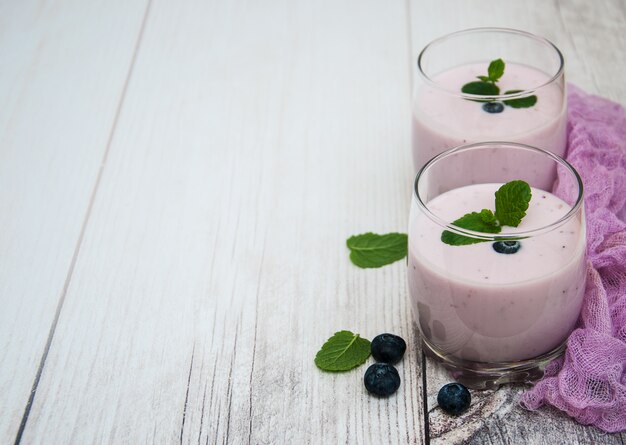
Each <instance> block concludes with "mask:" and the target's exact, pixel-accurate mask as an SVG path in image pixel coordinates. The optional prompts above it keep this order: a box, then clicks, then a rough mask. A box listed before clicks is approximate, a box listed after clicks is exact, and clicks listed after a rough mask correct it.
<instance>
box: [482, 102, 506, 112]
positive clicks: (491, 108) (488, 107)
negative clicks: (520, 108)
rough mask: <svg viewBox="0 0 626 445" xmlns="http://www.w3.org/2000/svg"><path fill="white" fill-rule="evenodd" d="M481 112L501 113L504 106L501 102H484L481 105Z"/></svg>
mask: <svg viewBox="0 0 626 445" xmlns="http://www.w3.org/2000/svg"><path fill="white" fill-rule="evenodd" d="M483 110H485V111H486V112H487V113H502V112H503V111H504V105H502V103H501V102H486V103H484V104H483Z"/></svg>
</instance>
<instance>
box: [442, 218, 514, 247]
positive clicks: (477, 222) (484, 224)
mask: <svg viewBox="0 0 626 445" xmlns="http://www.w3.org/2000/svg"><path fill="white" fill-rule="evenodd" d="M452 224H453V225H455V226H457V227H461V228H463V229H468V230H474V231H475V232H483V233H500V231H501V230H502V228H501V227H500V226H499V225H498V221H497V220H496V216H495V215H494V214H493V212H492V211H491V210H488V209H482V210H481V211H480V213H478V212H472V213H466V214H465V215H463V216H462V217H460V218H459V219H457V220H456V221H454V222H452ZM441 241H443V242H444V243H446V244H449V245H451V246H467V245H468V244H477V243H483V242H486V241H489V240H486V239H480V238H472V237H469V236H465V235H460V234H458V233H454V232H450V231H449V230H444V231H443V233H442V234H441Z"/></svg>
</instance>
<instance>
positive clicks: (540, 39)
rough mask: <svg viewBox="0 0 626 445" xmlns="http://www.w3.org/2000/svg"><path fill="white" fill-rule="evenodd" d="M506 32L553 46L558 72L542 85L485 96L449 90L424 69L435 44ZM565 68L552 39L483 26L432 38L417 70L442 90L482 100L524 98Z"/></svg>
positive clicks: (553, 79) (512, 29) (560, 54)
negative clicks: (424, 58) (466, 36)
mask: <svg viewBox="0 0 626 445" xmlns="http://www.w3.org/2000/svg"><path fill="white" fill-rule="evenodd" d="M483 32H484V33H490V32H491V33H505V34H515V35H518V36H523V37H527V38H530V39H532V40H535V41H537V42H539V43H542V44H544V45H546V46H547V47H549V48H552V49H553V50H554V51H555V52H556V54H557V56H558V59H559V69H558V70H557V72H556V73H555V74H554V75H553V76H552V77H550V79H549V80H547V81H546V82H544V83H542V84H541V85H538V86H536V87H533V88H527V89H525V90H521V91H519V92H517V93H510V94H496V95H491V96H483V95H480V94H468V93H463V92H462V91H458V92H457V91H452V90H449V89H447V88H444V87H442V86H441V85H440V84H438V83H437V82H435V81H434V80H433V79H431V78H430V76H428V75H427V74H426V73H425V72H424V70H423V69H422V57H423V56H424V54H425V53H426V52H427V51H428V50H429V49H431V48H432V47H433V46H435V45H437V44H439V43H443V42H445V41H446V40H448V39H450V38H454V37H458V36H462V35H465V34H477V33H483ZM564 69H565V58H564V57H563V54H562V53H561V50H560V49H559V48H558V47H557V46H556V45H555V44H554V43H552V42H551V41H550V40H548V39H546V38H545V37H541V36H538V35H535V34H532V33H530V32H527V31H522V30H519V29H514V28H498V27H481V28H469V29H463V30H460V31H455V32H452V33H449V34H446V35H443V36H441V37H438V38H436V39H434V40H431V41H430V42H429V43H428V44H427V45H426V46H424V48H423V49H422V50H421V51H420V53H419V55H418V56H417V72H418V73H419V75H420V76H421V77H422V79H423V80H424V81H425V82H426V83H427V84H428V85H430V86H432V87H434V88H437V89H439V90H441V91H444V92H446V93H448V94H452V95H454V96H458V97H461V98H463V99H468V100H477V99H481V100H510V99H520V98H524V97H528V96H529V95H532V94H534V93H535V92H536V91H537V90H540V89H542V88H544V87H546V86H548V85H551V84H553V83H554V82H556V80H557V79H558V78H559V77H561V76H562V75H563V71H564Z"/></svg>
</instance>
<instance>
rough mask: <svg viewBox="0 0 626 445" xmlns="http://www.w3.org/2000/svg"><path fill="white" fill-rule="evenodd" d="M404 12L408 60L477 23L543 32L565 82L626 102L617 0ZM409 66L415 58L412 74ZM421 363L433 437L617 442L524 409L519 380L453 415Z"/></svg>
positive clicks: (442, 377) (430, 5)
mask: <svg viewBox="0 0 626 445" xmlns="http://www.w3.org/2000/svg"><path fill="white" fill-rule="evenodd" d="M423 11H428V14H426V15H425V14H423ZM450 11H454V13H453V14H451V12H450ZM487 11H488V12H489V13H487ZM606 14H609V15H610V17H609V15H606ZM410 17H411V29H412V48H413V56H414V59H416V58H417V54H418V53H419V51H420V50H421V48H422V47H423V46H424V45H426V44H427V43H428V42H429V41H430V40H432V39H434V38H436V37H439V36H441V35H444V34H447V33H449V32H453V31H455V30H459V29H466V28H475V27H483V26H499V27H510V28H517V29H523V30H526V31H529V32H532V33H534V34H537V35H541V36H544V37H546V38H548V39H549V40H551V41H552V42H553V43H555V44H556V45H557V46H558V47H559V49H560V50H561V51H562V52H563V54H564V57H565V59H566V77H567V79H568V80H569V81H570V82H572V83H575V84H576V85H578V86H580V87H582V88H584V89H586V90H587V91H589V92H592V93H595V94H600V95H603V96H606V97H609V98H612V99H613V100H617V101H619V102H621V103H622V104H626V94H625V92H624V82H622V81H618V80H617V77H618V76H622V74H621V73H623V72H624V70H626V61H624V59H623V58H619V60H617V59H615V56H614V54H615V52H616V48H623V46H624V45H625V44H626V41H625V39H624V35H625V33H626V19H625V17H624V7H623V2H620V0H611V1H601V2H597V3H593V4H591V3H588V2H585V1H554V2H543V1H525V2H507V4H506V7H503V4H502V2H497V1H489V2H481V4H480V7H478V6H477V4H476V3H475V2H471V1H465V0H457V1H454V2H445V3H444V2H436V1H427V2H425V1H421V2H412V3H411V15H410ZM618 40H619V42H618ZM618 53H620V54H622V53H624V50H623V49H621V50H618ZM608 61H612V62H610V63H609V62H608ZM415 69H416V65H415V67H414V70H413V75H415V74H416V71H415ZM599 78H602V81H600V80H599ZM426 363H427V366H426V368H427V369H426V381H427V382H426V396H425V397H426V402H427V406H428V418H429V433H430V435H429V438H430V441H431V443H432V444H442V445H444V444H445V445H448V444H477V445H478V444H485V443H489V444H517V443H522V442H523V443H525V444H554V443H568V444H570V443H571V444H574V443H580V444H586V443H594V444H604V443H606V444H623V443H624V440H625V436H624V435H623V434H606V433H604V432H602V431H600V430H598V429H595V428H593V427H585V426H582V425H580V424H578V423H576V422H574V421H573V420H572V419H570V418H568V417H567V416H565V415H564V414H563V413H561V412H558V411H557V410H554V409H542V410H540V411H538V412H536V413H531V412H529V411H527V410H524V409H523V408H521V406H519V397H520V394H521V392H522V391H523V389H524V387H523V386H512V385H507V386H504V387H502V388H500V389H499V390H498V391H473V392H472V395H473V402H472V407H471V409H470V410H469V411H468V412H467V413H465V414H464V415H462V416H460V417H457V418H453V417H450V416H447V415H446V414H445V413H443V412H442V411H441V410H440V409H439V408H438V406H437V392H438V390H439V388H441V386H443V385H444V384H445V383H448V382H450V381H451V378H450V377H449V376H448V374H447V372H446V371H445V370H444V369H443V368H442V367H441V366H440V365H438V364H437V363H435V362H434V361H432V360H431V359H427V361H426Z"/></svg>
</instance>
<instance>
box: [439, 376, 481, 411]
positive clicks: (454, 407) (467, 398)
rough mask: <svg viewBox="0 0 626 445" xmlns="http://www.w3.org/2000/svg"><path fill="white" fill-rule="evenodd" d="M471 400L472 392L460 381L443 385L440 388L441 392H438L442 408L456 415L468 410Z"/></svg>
mask: <svg viewBox="0 0 626 445" xmlns="http://www.w3.org/2000/svg"><path fill="white" fill-rule="evenodd" d="M471 402H472V396H471V395H470V392H469V391H468V390H467V388H466V387H465V386H463V385H461V384H460V383H448V384H447V385H443V387H442V388H441V389H440V390H439V394H437V403H438V404H439V406H440V407H441V409H442V410H444V411H445V412H447V413H448V414H452V415H454V416H458V415H459V414H461V413H463V412H464V411H466V410H467V409H468V408H469V406H470V403H471Z"/></svg>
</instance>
